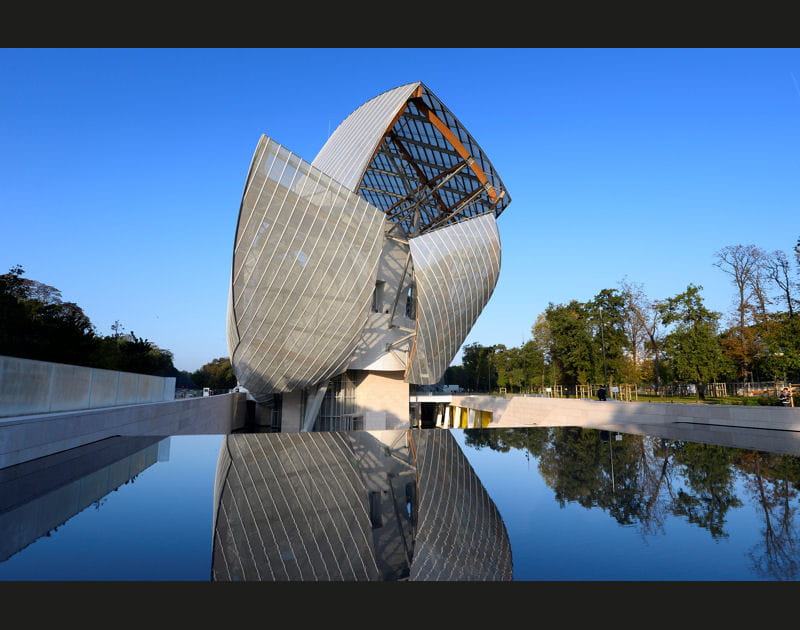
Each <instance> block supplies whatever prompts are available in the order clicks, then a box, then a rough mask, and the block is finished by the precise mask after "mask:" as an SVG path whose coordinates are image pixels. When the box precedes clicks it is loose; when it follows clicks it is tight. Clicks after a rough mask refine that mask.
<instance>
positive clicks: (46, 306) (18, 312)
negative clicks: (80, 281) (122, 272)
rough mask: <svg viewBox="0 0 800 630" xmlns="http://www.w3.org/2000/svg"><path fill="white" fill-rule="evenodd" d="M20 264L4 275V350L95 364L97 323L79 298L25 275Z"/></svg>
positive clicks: (0, 288) (0, 316)
mask: <svg viewBox="0 0 800 630" xmlns="http://www.w3.org/2000/svg"><path fill="white" fill-rule="evenodd" d="M24 272H25V270H24V269H23V268H22V266H20V265H16V266H14V267H12V268H11V269H10V270H9V272H8V273H6V274H3V275H0V354H4V355H7V356H13V357H20V358H23V359H35V360H39V361H53V362H56V363H68V364H72V365H84V366H87V365H91V357H92V355H93V353H94V351H95V348H96V344H97V338H96V335H95V331H94V326H93V325H92V322H91V321H90V320H89V318H88V317H87V316H86V314H85V313H84V312H83V310H82V309H81V308H80V307H79V306H78V305H77V304H76V303H75V302H64V301H63V300H62V298H61V292H60V291H59V290H58V289H56V288H55V287H51V286H50V285H46V284H43V283H41V282H37V281H36V280H31V279H29V278H25V277H24V276H23V274H24Z"/></svg>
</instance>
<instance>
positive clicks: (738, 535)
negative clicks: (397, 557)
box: [453, 430, 764, 580]
mask: <svg viewBox="0 0 800 630" xmlns="http://www.w3.org/2000/svg"><path fill="white" fill-rule="evenodd" d="M453 436H454V437H455V439H456V441H457V442H458V443H459V444H460V445H461V447H462V449H463V450H464V452H465V453H466V455H467V458H468V459H469V461H470V463H471V465H472V467H473V468H474V470H475V472H476V474H477V475H478V477H479V478H480V480H481V482H482V483H483V485H484V487H485V488H486V490H487V492H488V493H489V495H490V496H491V497H492V499H493V500H494V502H495V504H496V505H497V508H498V510H499V511H500V514H501V515H502V517H503V520H504V522H505V524H506V528H507V530H508V535H509V538H510V540H511V549H512V556H513V560H514V579H515V580H755V579H760V576H758V575H755V574H754V573H753V572H752V570H751V568H750V561H749V559H748V557H747V554H748V552H749V551H752V550H753V549H754V547H755V546H756V545H759V544H760V543H761V541H762V536H761V530H762V529H763V521H764V519H763V514H758V513H757V508H756V507H754V506H753V505H752V500H751V497H750V495H749V493H748V491H747V490H746V489H745V487H744V486H743V484H742V483H741V481H737V483H736V489H735V494H736V496H737V497H738V498H739V499H741V500H742V501H743V503H744V506H743V507H741V508H734V509H731V510H729V511H728V512H727V514H726V522H725V531H726V532H727V533H728V534H729V536H728V537H727V538H718V539H716V540H715V539H714V538H712V536H711V535H710V533H709V532H708V530H706V529H703V528H701V527H699V526H697V525H692V524H689V523H688V521H687V520H686V518H685V517H677V516H671V515H670V516H666V517H665V519H664V522H663V527H662V528H661V529H658V530H656V531H655V532H654V533H651V534H647V535H645V534H644V533H643V532H642V526H641V524H639V523H635V524H633V525H620V524H618V523H617V522H616V521H615V520H614V518H613V517H612V516H611V515H609V514H608V513H607V512H606V511H603V510H601V509H600V508H591V509H589V508H584V507H582V506H580V505H578V504H577V503H567V504H565V506H564V507H563V508H561V507H559V505H558V503H557V502H556V501H555V498H554V493H553V491H552V490H551V489H550V488H549V487H548V486H547V485H546V484H545V483H544V481H543V480H542V479H541V477H540V476H539V473H538V459H536V458H534V457H532V456H526V453H525V452H524V451H521V450H516V449H512V450H510V451H509V452H508V453H501V452H498V451H493V450H491V449H490V448H488V447H483V448H481V449H474V448H471V447H466V446H465V444H464V432H463V431H462V430H454V431H453ZM663 492H664V491H663V490H662V495H661V500H662V501H663V500H666V499H665V495H664V494H663Z"/></svg>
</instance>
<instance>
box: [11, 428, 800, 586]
mask: <svg viewBox="0 0 800 630" xmlns="http://www.w3.org/2000/svg"><path fill="white" fill-rule="evenodd" d="M437 431H438V429H437ZM450 433H451V435H452V437H453V438H454V441H455V442H456V443H457V444H458V446H459V448H460V449H461V450H462V451H463V454H464V455H465V456H466V459H467V460H468V462H469V464H470V466H471V467H472V469H473V471H474V473H475V475H476V476H477V478H478V479H479V481H480V484H482V486H483V488H484V489H485V491H486V493H487V494H488V496H489V497H490V498H491V501H492V502H493V503H494V505H495V506H496V508H497V511H498V512H499V514H500V516H501V518H502V522H503V523H504V525H505V529H506V532H507V536H508V542H509V544H510V548H511V557H512V560H513V578H512V579H513V580H515V581H531V580H550V581H564V580H766V581H785V580H797V579H798V577H800V546H798V540H799V539H798V534H799V533H800V532H798V525H799V524H800V521H799V520H798V519H799V518H800V517H799V516H798V507H799V505H798V489H799V488H800V458H798V456H797V455H794V454H791V453H789V454H787V453H770V452H767V451H760V450H752V449H746V448H744V449H743V448H733V447H728V446H717V445H714V444H706V443H699V442H692V441H690V440H685V439H682V440H673V439H664V438H662V437H654V436H648V435H635V434H628V433H622V432H617V431H599V430H595V429H581V428H575V427H559V428H543V427H534V428H524V429H483V430H481V429H476V430H471V429H463V430H459V429H456V430H451V431H450ZM224 439H225V436H222V435H190V436H172V437H168V438H163V439H156V440H151V442H152V444H150V445H149V446H148V447H147V448H145V449H144V450H140V451H139V452H138V455H136V456H135V457H134V458H133V460H131V458H126V459H124V460H120V461H119V462H117V463H116V464H111V465H109V466H107V467H103V468H102V470H98V471H95V472H94V473H92V474H87V475H86V476H84V477H81V478H76V479H74V480H72V481H70V483H69V484H68V486H67V487H64V486H63V484H61V487H59V485H60V484H59V483H52V482H51V483H50V484H49V485H48V483H47V482H44V483H41V484H40V486H39V487H40V488H45V489H46V491H43V490H32V491H30V490H29V489H28V486H26V484H25V482H24V479H25V473H26V471H27V469H25V468H20V467H11V468H8V469H4V470H0V484H2V485H0V488H5V489H6V490H5V491H4V493H5V494H6V497H7V498H6V499H5V500H4V502H3V505H2V506H0V533H1V534H2V537H3V538H4V539H5V540H6V544H5V546H4V547H3V548H2V550H0V580H19V581H26V580H56V581H67V580H100V581H107V580H136V581H158V580H170V581H178V580H180V581H210V580H211V579H212V555H213V554H212V547H213V544H212V541H213V539H214V531H215V524H214V517H215V505H214V503H215V500H216V499H215V477H216V471H217V465H218V460H219V457H220V447H221V445H222V444H223V441H224ZM95 457H97V456H95ZM137 458H138V459H137ZM115 466H116V468H115ZM50 469H51V470H52V469H54V468H53V467H52V466H51V467H50ZM3 474H4V475H5V476H3ZM35 474H36V475H39V476H40V477H41V476H42V475H43V474H45V473H43V472H42V471H41V470H40V471H37V472H36V473H35ZM28 485H31V484H28ZM6 491H7V492H6ZM93 492H94V494H92V493H93ZM12 495H13V496H14V497H17V499H9V498H8V497H12ZM0 496H1V495H0ZM87 496H88V497H90V498H91V503H89V504H88V505H82V504H81V501H82V500H83V502H86V500H87V499H86V498H85V497H87ZM81 497H83V499H81ZM37 528H38V530H40V531H37Z"/></svg>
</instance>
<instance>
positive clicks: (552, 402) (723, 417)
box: [451, 394, 800, 431]
mask: <svg viewBox="0 0 800 630" xmlns="http://www.w3.org/2000/svg"><path fill="white" fill-rule="evenodd" d="M451 404H452V405H453V406H459V407H466V408H468V409H481V410H484V411H490V412H491V413H492V421H491V422H490V423H489V425H488V426H489V427H527V426H582V427H593V426H594V427H598V428H605V427H607V426H623V425H626V424H630V425H658V426H665V425H670V424H676V423H691V424H704V425H718V426H726V427H739V428H754V429H779V430H784V431H800V408H797V407H791V408H785V407H761V406H758V407H756V406H749V405H707V404H691V403H650V402H619V401H611V400H608V401H604V402H601V401H598V400H586V399H574V398H540V397H535V396H507V397H503V398H501V397H495V396H459V395H455V394H454V395H453V397H452V402H451Z"/></svg>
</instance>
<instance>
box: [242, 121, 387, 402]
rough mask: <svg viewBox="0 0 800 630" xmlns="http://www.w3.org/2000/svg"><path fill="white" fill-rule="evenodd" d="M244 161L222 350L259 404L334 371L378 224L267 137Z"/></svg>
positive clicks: (348, 338)
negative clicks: (231, 331)
mask: <svg viewBox="0 0 800 630" xmlns="http://www.w3.org/2000/svg"><path fill="white" fill-rule="evenodd" d="M253 159H254V164H253V167H252V168H251V172H250V176H249V179H248V184H247V186H246V189H245V192H244V195H243V203H242V208H241V211H240V218H239V226H238V228H237V239H236V246H235V248H234V264H233V269H234V273H233V281H232V294H231V306H230V308H231V310H232V315H231V318H230V319H231V320H232V322H233V323H234V324H235V329H236V331H237V332H238V343H236V345H235V347H233V348H229V349H230V351H231V357H232V360H233V361H234V364H235V365H236V372H237V377H238V378H239V381H240V383H241V384H242V385H244V386H245V387H246V388H247V389H248V390H249V391H250V392H251V394H252V395H253V397H254V398H256V400H259V397H261V398H263V397H264V396H265V395H266V394H270V393H274V392H288V391H292V390H294V389H299V388H302V387H307V386H312V385H315V384H316V383H319V382H322V381H323V380H325V379H327V378H330V377H331V376H333V375H335V374H337V373H338V372H340V371H342V369H343V366H344V365H345V363H346V361H347V359H348V358H349V356H350V354H351V353H352V351H353V348H354V347H355V345H356V343H357V341H358V336H359V334H360V332H361V330H362V328H363V325H364V322H365V320H366V317H367V315H368V312H369V308H370V303H371V299H372V291H373V288H374V286H375V276H376V274H377V266H378V262H379V256H380V252H381V247H382V244H383V233H384V227H385V223H386V222H385V218H384V214H383V213H382V212H380V211H379V210H377V209H376V208H374V207H372V206H371V205H370V204H369V203H367V202H365V201H364V200H362V199H361V198H359V197H358V196H357V195H355V194H353V193H351V192H349V191H347V190H346V189H344V188H343V187H342V186H341V185H339V184H338V183H337V182H336V181H334V180H333V179H331V178H330V177H328V176H327V175H325V174H324V173H321V172H320V171H318V170H317V169H314V168H313V167H312V166H311V165H310V164H308V163H307V162H303V161H302V160H301V159H300V158H298V157H297V156H294V155H292V154H291V153H290V152H288V151H287V150H286V149H285V148H284V147H282V146H281V145H279V144H277V143H275V142H274V141H272V140H270V139H269V138H266V137H262V139H261V140H260V142H259V146H258V148H257V150H256V153H255V155H254V158H253ZM262 165H263V167H264V169H268V170H263V169H262V168H261V167H262ZM254 188H257V190H255V189H254ZM229 340H230V341H233V342H236V341H237V336H236V335H229Z"/></svg>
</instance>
